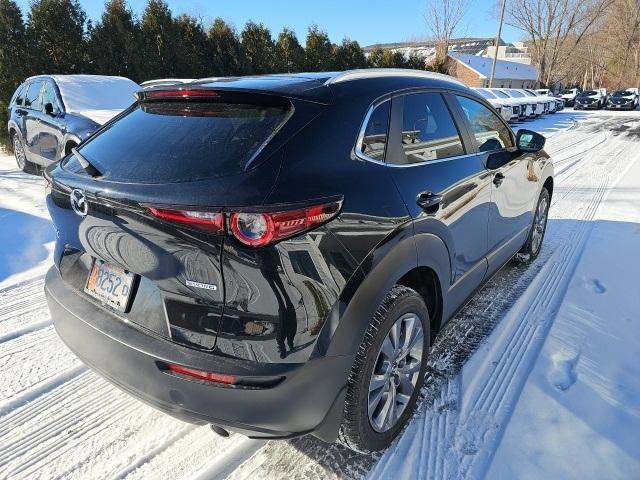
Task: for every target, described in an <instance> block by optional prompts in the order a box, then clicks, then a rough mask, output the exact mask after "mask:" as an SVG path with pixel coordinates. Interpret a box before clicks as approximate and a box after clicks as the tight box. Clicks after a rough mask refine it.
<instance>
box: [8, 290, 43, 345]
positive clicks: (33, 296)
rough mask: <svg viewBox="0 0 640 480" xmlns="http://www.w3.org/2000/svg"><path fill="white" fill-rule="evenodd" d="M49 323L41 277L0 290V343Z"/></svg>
mask: <svg viewBox="0 0 640 480" xmlns="http://www.w3.org/2000/svg"><path fill="white" fill-rule="evenodd" d="M50 324H51V318H50V316H49V309H48V308H47V302H46V300H45V297H44V279H43V278H37V279H35V280H32V281H29V282H25V283H21V284H18V285H15V286H11V287H8V288H5V289H3V290H0V344H1V343H3V342H6V341H8V340H11V339H14V338H17V337H19V336H20V335H24V334H26V333H30V332H33V331H36V330H38V329H40V328H44V327H46V326H48V325H50Z"/></svg>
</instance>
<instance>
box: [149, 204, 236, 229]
mask: <svg viewBox="0 0 640 480" xmlns="http://www.w3.org/2000/svg"><path fill="white" fill-rule="evenodd" d="M149 212H151V215H153V216H154V217H157V218H161V219H163V220H169V221H171V222H177V223H184V224H187V225H191V226H193V227H197V228H200V229H202V230H206V231H208V232H211V233H224V215H223V214H222V213H220V212H202V211H198V210H172V209H166V208H150V209H149Z"/></svg>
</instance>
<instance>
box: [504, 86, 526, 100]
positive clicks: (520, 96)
mask: <svg viewBox="0 0 640 480" xmlns="http://www.w3.org/2000/svg"><path fill="white" fill-rule="evenodd" d="M507 94H509V95H511V96H512V97H517V98H522V97H524V96H525V94H524V93H522V92H519V91H517V90H513V89H511V88H510V89H509V90H507Z"/></svg>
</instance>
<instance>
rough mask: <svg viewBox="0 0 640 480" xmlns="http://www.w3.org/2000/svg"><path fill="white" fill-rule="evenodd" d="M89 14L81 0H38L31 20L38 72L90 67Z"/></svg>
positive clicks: (33, 55) (29, 29)
mask: <svg viewBox="0 0 640 480" xmlns="http://www.w3.org/2000/svg"><path fill="white" fill-rule="evenodd" d="M85 21H86V14H85V12H84V10H83V9H82V7H81V6H80V4H79V3H78V1H77V0H37V1H35V2H33V3H32V4H31V10H30V11H29V15H28V20H27V41H28V44H29V50H30V52H31V59H30V62H31V67H32V69H33V73H34V74H44V73H78V72H84V71H86V64H85V62H86V55H85V52H86V49H85V39H84V27H85Z"/></svg>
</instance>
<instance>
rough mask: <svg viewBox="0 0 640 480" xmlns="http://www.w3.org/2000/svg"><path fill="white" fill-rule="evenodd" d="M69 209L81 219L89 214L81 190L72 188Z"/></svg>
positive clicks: (87, 205)
mask: <svg viewBox="0 0 640 480" xmlns="http://www.w3.org/2000/svg"><path fill="white" fill-rule="evenodd" d="M71 208H73V211H74V212H76V213H77V214H78V215H80V216H81V217H86V216H87V213H88V212H89V204H88V203H87V198H86V197H85V196H84V193H82V190H78V189H77V188H74V189H73V190H71Z"/></svg>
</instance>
